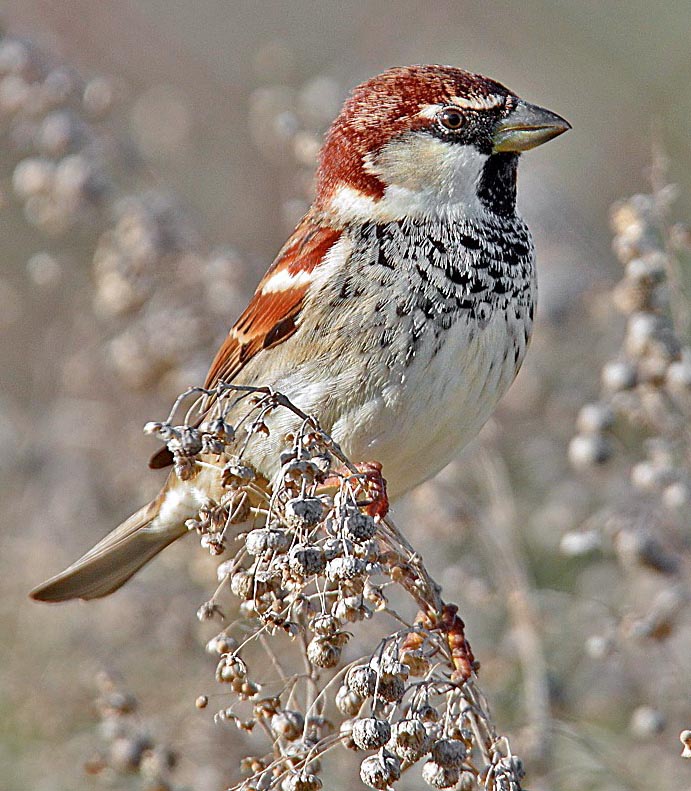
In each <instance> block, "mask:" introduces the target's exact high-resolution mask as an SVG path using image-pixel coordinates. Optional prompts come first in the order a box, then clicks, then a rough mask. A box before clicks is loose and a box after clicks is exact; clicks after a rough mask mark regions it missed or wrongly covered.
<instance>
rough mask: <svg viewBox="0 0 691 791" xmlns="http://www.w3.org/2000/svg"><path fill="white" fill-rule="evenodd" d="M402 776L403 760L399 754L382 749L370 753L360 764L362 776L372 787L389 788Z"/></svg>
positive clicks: (363, 780)
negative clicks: (375, 752) (372, 753)
mask: <svg viewBox="0 0 691 791" xmlns="http://www.w3.org/2000/svg"><path fill="white" fill-rule="evenodd" d="M400 777H401V762H400V760H399V758H398V756H396V755H394V754H393V753H391V752H389V751H388V750H384V749H382V750H381V751H380V752H379V753H377V755H370V756H369V757H368V758H365V760H364V761H363V762H362V763H361V764H360V778H361V779H362V782H363V783H364V784H365V785H368V786H369V787H370V788H378V789H387V788H389V787H390V786H391V784H392V783H395V782H396V781H397V780H399V779H400Z"/></svg>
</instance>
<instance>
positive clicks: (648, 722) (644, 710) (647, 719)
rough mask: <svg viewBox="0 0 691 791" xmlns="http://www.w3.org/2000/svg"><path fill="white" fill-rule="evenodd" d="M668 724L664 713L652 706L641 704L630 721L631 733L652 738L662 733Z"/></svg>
mask: <svg viewBox="0 0 691 791" xmlns="http://www.w3.org/2000/svg"><path fill="white" fill-rule="evenodd" d="M666 725H667V722H666V720H665V717H664V715H663V714H662V713H661V712H660V711H658V710H657V709H654V708H653V707H652V706H639V707H638V708H637V709H635V710H634V712H633V714H632V715H631V720H630V721H629V729H630V730H631V733H632V734H633V735H634V736H636V737H637V738H639V739H650V738H651V737H652V736H657V735H658V734H660V733H662V732H663V731H664V729H665V727H666Z"/></svg>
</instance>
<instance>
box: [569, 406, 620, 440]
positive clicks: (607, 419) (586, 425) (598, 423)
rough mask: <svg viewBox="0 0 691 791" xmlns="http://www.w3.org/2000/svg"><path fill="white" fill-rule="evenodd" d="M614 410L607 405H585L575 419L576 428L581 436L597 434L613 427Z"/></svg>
mask: <svg viewBox="0 0 691 791" xmlns="http://www.w3.org/2000/svg"><path fill="white" fill-rule="evenodd" d="M614 419H615V416H614V410H613V409H612V407H611V406H609V404H603V403H595V404H586V405H585V406H583V407H581V411H580V412H579V413H578V417H577V418H576V428H577V429H578V431H580V432H581V433H582V434H597V433H600V432H602V431H606V430H607V429H610V428H612V426H613V425H614Z"/></svg>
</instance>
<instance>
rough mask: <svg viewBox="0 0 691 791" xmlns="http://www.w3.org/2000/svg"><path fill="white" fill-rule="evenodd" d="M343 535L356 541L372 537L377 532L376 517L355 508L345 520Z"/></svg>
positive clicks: (359, 541)
mask: <svg viewBox="0 0 691 791" xmlns="http://www.w3.org/2000/svg"><path fill="white" fill-rule="evenodd" d="M342 530H343V536H344V537H345V538H349V539H350V540H351V541H354V542H355V543H361V542H362V541H367V540H368V539H370V538H372V537H373V536H374V534H375V533H376V532H377V525H376V523H375V521H374V519H373V518H372V517H371V516H368V515H367V514H363V513H362V512H361V511H358V510H355V511H353V512H352V513H351V514H350V515H349V516H346V518H345V519H344V520H343V528H342Z"/></svg>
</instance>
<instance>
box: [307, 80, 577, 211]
mask: <svg viewBox="0 0 691 791" xmlns="http://www.w3.org/2000/svg"><path fill="white" fill-rule="evenodd" d="M569 128H570V126H569V124H568V123H567V122H566V121H564V119H563V118H560V117H559V116H558V115H556V114H554V113H551V112H550V111H548V110H544V109H543V108H540V107H536V106H535V105H530V104H528V103H527V102H524V101H523V100H521V99H520V98H519V97H518V96H516V94H514V93H513V92H512V91H510V90H509V89H508V88H506V87H505V86H503V85H502V84H501V83H498V82H496V81H495V80H491V79H489V78H487V77H484V76H482V75H481V74H473V73H471V72H467V71H464V70H462V69H457V68H453V67H451V66H405V67H396V68H392V69H389V70H388V71H385V72H383V73H382V74H379V75H377V76H376V77H373V78H371V79H370V80H367V81H366V82H364V83H362V84H361V85H359V86H357V87H356V88H355V89H354V90H353V92H352V93H351V95H350V97H349V98H348V99H347V100H346V102H345V104H344V105H343V108H342V109H341V112H340V113H339V115H338V117H337V118H336V120H335V121H334V123H333V124H332V125H331V128H330V129H329V131H328V133H327V135H326V139H325V142H324V146H323V148H322V151H321V156H320V164H319V169H318V171H317V206H319V207H321V208H324V207H326V206H327V204H328V202H329V200H330V199H331V198H332V197H333V195H334V194H335V192H336V190H338V188H339V187H347V188H350V189H351V190H355V191H357V193H359V194H361V195H363V196H366V197H367V198H370V199H373V200H375V201H376V200H379V199H380V198H382V197H383V196H384V193H385V189H386V187H387V186H389V184H388V183H387V181H386V179H385V178H382V175H381V173H380V172H379V171H378V168H377V162H376V160H377V157H378V156H379V155H380V154H381V152H382V151H384V150H385V149H387V147H389V148H390V146H389V144H391V143H393V142H396V141H408V140H411V139H413V138H414V139H415V140H418V141H419V140H420V139H421V138H423V139H425V140H433V139H435V140H437V141H439V142H440V143H447V144H449V145H454V144H461V145H464V146H466V147H471V148H472V150H473V151H474V152H477V153H478V155H479V156H481V157H482V159H483V160H484V159H486V158H488V157H490V156H491V155H492V154H494V153H499V152H504V153H505V152H510V153H511V154H516V153H518V152H520V151H523V150H526V149H528V148H532V147H533V146H535V145H539V144H540V143H542V142H545V141H546V140H549V139H551V138H552V137H555V136H556V135H558V134H561V133H562V132H564V131H566V130H567V129H569ZM418 148H419V147H418ZM441 148H446V146H441V147H440V146H437V150H440V149H441ZM406 150H407V151H410V155H411V157H413V156H414V157H418V156H419V151H418V150H416V149H415V148H414V147H410V146H409V147H408V148H407V149H406ZM396 156H397V157H398V159H399V160H400V152H398V153H397V154H396Z"/></svg>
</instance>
